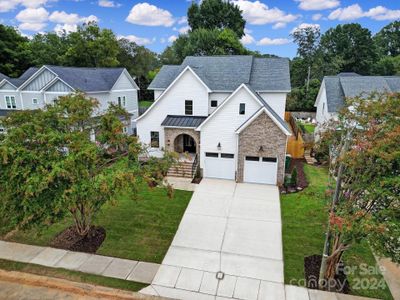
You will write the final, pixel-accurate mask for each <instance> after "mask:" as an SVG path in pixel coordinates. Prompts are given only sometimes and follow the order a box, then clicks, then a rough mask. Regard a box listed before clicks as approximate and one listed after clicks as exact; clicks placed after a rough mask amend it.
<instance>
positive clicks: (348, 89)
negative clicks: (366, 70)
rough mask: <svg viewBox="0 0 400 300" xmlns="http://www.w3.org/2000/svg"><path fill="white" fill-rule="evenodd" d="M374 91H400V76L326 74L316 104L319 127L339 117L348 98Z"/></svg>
mask: <svg viewBox="0 0 400 300" xmlns="http://www.w3.org/2000/svg"><path fill="white" fill-rule="evenodd" d="M372 92H378V93H384V92H400V76H361V75H358V74H357V73H340V74H338V75H337V76H325V77H324V79H323V80H322V84H321V88H320V89H319V92H318V96H317V99H316V101H315V104H314V106H315V107H316V108H317V115H316V120H317V126H318V128H321V126H322V125H323V124H324V123H326V122H327V121H329V120H331V119H334V118H336V117H337V115H338V112H339V111H340V109H341V108H342V107H343V106H344V104H345V99H346V98H352V97H356V96H362V95H368V94H370V93H372Z"/></svg>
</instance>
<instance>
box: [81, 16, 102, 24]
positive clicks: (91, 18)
mask: <svg viewBox="0 0 400 300" xmlns="http://www.w3.org/2000/svg"><path fill="white" fill-rule="evenodd" d="M80 21H81V22H82V23H89V22H96V23H98V22H99V21H100V20H99V18H98V17H96V16H95V15H90V16H87V17H81V20H80Z"/></svg>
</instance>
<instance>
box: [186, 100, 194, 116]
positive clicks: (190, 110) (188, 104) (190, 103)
mask: <svg viewBox="0 0 400 300" xmlns="http://www.w3.org/2000/svg"><path fill="white" fill-rule="evenodd" d="M185 115H189V116H191V115H193V100H185Z"/></svg>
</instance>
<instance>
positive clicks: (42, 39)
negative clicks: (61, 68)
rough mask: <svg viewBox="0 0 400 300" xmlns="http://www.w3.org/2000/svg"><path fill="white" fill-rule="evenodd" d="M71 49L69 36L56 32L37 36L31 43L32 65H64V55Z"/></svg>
mask: <svg viewBox="0 0 400 300" xmlns="http://www.w3.org/2000/svg"><path fill="white" fill-rule="evenodd" d="M68 47H69V42H68V35H67V34H66V33H64V34H62V35H58V34H56V33H55V32H47V33H43V34H42V33H38V34H35V35H34V36H33V38H32V40H31V41H30V43H29V49H30V51H31V52H32V53H34V54H35V55H33V57H32V63H33V64H34V65H36V66H42V65H64V64H65V62H64V55H65V54H66V52H67V50H68Z"/></svg>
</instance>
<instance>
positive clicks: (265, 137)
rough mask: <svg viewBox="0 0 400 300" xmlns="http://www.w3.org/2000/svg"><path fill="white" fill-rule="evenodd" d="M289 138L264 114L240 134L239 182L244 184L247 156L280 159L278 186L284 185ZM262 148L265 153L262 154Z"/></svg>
mask: <svg viewBox="0 0 400 300" xmlns="http://www.w3.org/2000/svg"><path fill="white" fill-rule="evenodd" d="M286 142H287V136H286V134H284V133H283V132H282V130H281V129H280V128H279V127H278V126H277V125H276V124H275V123H274V121H272V120H271V118H270V117H269V116H268V115H267V114H266V113H265V112H264V113H262V114H261V115H259V116H258V117H257V118H256V119H255V120H253V122H251V124H250V125H248V126H247V127H246V128H245V129H243V131H242V132H241V133H240V134H239V155H238V173H237V181H238V182H243V175H244V172H243V169H244V158H245V156H262V157H277V158H278V176H277V181H278V182H277V184H278V185H281V184H283V180H284V177H285V156H286ZM261 146H262V148H263V151H261V152H260V147H261Z"/></svg>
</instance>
